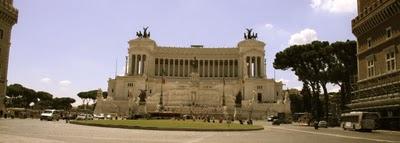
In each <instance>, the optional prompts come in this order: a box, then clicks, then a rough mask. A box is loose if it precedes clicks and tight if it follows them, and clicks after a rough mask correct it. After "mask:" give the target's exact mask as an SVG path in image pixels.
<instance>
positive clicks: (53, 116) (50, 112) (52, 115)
mask: <svg viewBox="0 0 400 143" xmlns="http://www.w3.org/2000/svg"><path fill="white" fill-rule="evenodd" d="M59 119H60V112H59V111H57V110H54V109H46V110H44V112H43V113H42V114H40V120H48V121H52V120H57V121H58V120H59Z"/></svg>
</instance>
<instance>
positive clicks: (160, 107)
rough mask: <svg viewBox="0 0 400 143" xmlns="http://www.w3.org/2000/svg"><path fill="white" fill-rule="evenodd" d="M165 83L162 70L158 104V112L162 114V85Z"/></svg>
mask: <svg viewBox="0 0 400 143" xmlns="http://www.w3.org/2000/svg"><path fill="white" fill-rule="evenodd" d="M164 83H165V80H164V69H162V70H161V85H160V86H161V87H160V88H161V91H160V101H159V102H158V112H162V111H163V110H164V105H163V84H164Z"/></svg>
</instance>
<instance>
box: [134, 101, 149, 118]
mask: <svg viewBox="0 0 400 143" xmlns="http://www.w3.org/2000/svg"><path fill="white" fill-rule="evenodd" d="M136 114H137V115H146V114H147V107H146V103H145V102H139V106H138V109H137V112H136Z"/></svg>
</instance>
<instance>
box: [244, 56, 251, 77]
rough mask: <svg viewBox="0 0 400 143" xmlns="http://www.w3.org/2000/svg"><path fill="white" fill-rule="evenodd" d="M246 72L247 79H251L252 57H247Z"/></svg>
mask: <svg viewBox="0 0 400 143" xmlns="http://www.w3.org/2000/svg"><path fill="white" fill-rule="evenodd" d="M245 63H246V65H245V66H246V70H247V73H246V74H247V77H251V58H250V57H246V62H245Z"/></svg>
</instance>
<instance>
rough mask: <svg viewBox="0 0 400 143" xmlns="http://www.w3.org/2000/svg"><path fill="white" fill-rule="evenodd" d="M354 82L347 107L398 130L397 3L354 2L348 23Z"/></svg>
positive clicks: (393, 0) (378, 0)
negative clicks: (353, 47)
mask: <svg viewBox="0 0 400 143" xmlns="http://www.w3.org/2000/svg"><path fill="white" fill-rule="evenodd" d="M352 28H353V33H354V35H355V36H356V37H357V41H358V46H357V62H358V75H357V77H358V79H357V86H356V89H355V90H354V91H353V98H352V101H351V103H350V104H349V105H348V106H349V107H350V108H351V109H352V110H354V111H374V112H379V113H380V114H381V116H382V121H383V122H384V124H382V126H386V127H385V128H400V127H399V126H400V121H399V120H400V63H399V61H400V54H399V50H400V1H399V0H358V16H357V17H356V18H354V19H353V20H352Z"/></svg>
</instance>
